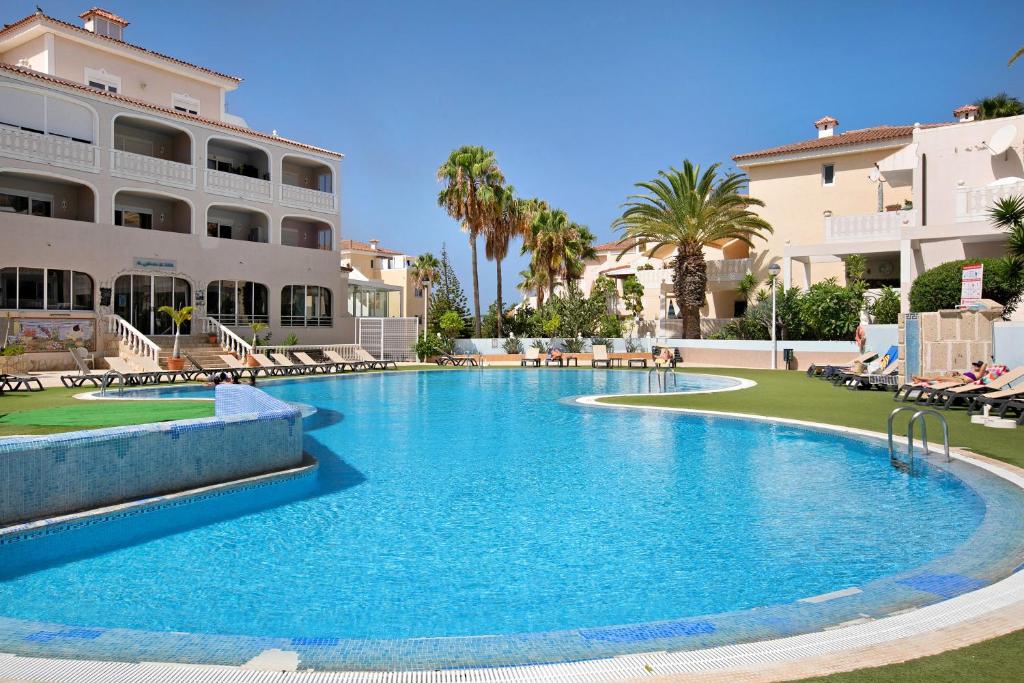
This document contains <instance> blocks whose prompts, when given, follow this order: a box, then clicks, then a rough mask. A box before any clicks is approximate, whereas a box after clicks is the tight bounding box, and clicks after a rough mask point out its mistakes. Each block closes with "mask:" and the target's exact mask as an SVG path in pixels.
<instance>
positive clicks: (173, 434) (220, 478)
mask: <svg viewBox="0 0 1024 683" xmlns="http://www.w3.org/2000/svg"><path fill="white" fill-rule="evenodd" d="M215 406H216V408H215V415H216V416H215V417H212V418H205V419H200V420H181V421H177V422H163V423H155V424H146V425H136V426H130V427H115V428H111V429H98V430H91V431H82V432H68V433H65V434H53V435H48V436H38V437H29V438H21V439H5V440H0V525H2V524H9V523H12V522H17V521H24V520H30V519H38V518H44V517H54V516H57V515H61V514H66V513H70V512H75V511H79V510H87V509H91V508H96V507H100V506H104V505H112V504H115V503H120V502H124V501H127V500H134V499H138V498H144V497H147V496H152V495H157V494H163V493H171V492H174V491H181V490H185V489H190V488H195V487H198V486H204V485H207V484H214V483H219V482H225V481H231V480H234V479H240V478H243V477H248V476H253V475H256V474H261V473H264V472H271V471H275V470H280V469H284V468H287V467H294V466H297V465H299V464H300V463H301V462H302V419H301V416H300V413H299V411H298V409H296V408H294V407H292V406H290V405H288V404H287V403H283V402H281V401H278V400H277V399H274V398H272V397H270V396H268V395H267V394H265V393H263V392H262V391H260V390H259V389H256V388H255V387H250V386H246V385H222V386H219V387H218V388H217V392H216V402H215Z"/></svg>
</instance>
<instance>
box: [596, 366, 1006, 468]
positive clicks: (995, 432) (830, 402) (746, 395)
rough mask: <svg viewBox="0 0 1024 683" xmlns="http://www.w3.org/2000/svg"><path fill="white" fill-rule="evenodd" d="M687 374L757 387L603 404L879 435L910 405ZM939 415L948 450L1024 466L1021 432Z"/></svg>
mask: <svg viewBox="0 0 1024 683" xmlns="http://www.w3.org/2000/svg"><path fill="white" fill-rule="evenodd" d="M689 371H690V370H688V372H689ZM692 372H701V373H707V374H711V375H730V376H733V377H742V378H744V379H752V380H754V381H755V382H757V386H756V387H753V388H750V389H744V390H742V391H727V392H724V393H718V394H695V395H692V396H682V395H680V396H650V397H648V396H636V397H630V398H623V399H607V400H606V402H609V403H622V404H628V405H653V406H671V407H676V408H698V409H704V410H721V411H728V412H735V413H752V414H756V415H770V416H772V417H788V418H793V419H797V420H809V421H812V422H828V423H831V424H838V425H844V426H847V427H857V428H860V429H869V430H872V431H876V432H882V433H883V434H884V433H885V430H886V419H887V418H888V416H889V412H890V411H891V410H892V409H893V408H895V407H896V406H897V405H913V404H910V403H902V402H899V403H894V402H893V400H892V392H891V391H878V390H872V391H850V390H848V389H846V388H844V387H836V386H833V385H832V384H831V383H829V382H825V381H823V380H819V379H810V378H808V377H807V376H806V375H805V374H804V373H802V372H780V371H772V370H740V369H717V368H714V369H713V368H699V369H693V370H692ZM943 414H944V415H945V416H946V419H947V420H948V421H949V438H950V442H951V445H954V446H962V447H964V448H969V449H971V450H972V451H974V452H976V453H981V454H983V455H988V456H991V457H993V458H998V459H1000V460H1004V461H1006V462H1008V463H1011V464H1014V465H1017V466H1020V467H1024V428H1021V429H990V428H988V427H983V426H981V425H976V424H972V423H971V421H970V419H969V418H968V416H967V411H966V410H963V409H950V410H947V411H944V413H943ZM909 418H910V413H905V414H904V416H903V417H902V418H898V419H897V420H896V426H897V429H896V433H897V434H906V430H905V429H904V428H903V427H905V426H906V422H907V420H908V419H909ZM901 422H902V425H901V424H900V423H901ZM929 426H930V429H929V430H928V436H929V440H930V441H931V442H932V443H934V442H935V440H936V439H940V440H941V431H939V428H938V426H937V425H934V424H931V423H930V425H929Z"/></svg>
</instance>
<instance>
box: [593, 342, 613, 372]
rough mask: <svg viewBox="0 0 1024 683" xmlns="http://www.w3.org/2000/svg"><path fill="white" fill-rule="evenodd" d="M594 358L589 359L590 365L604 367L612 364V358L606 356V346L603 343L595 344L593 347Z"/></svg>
mask: <svg viewBox="0 0 1024 683" xmlns="http://www.w3.org/2000/svg"><path fill="white" fill-rule="evenodd" d="M593 351H594V359H593V360H592V361H590V367H592V368H596V367H606V368H610V367H611V366H612V359H611V358H609V357H608V347H607V346H605V345H604V344H595V345H594V348H593Z"/></svg>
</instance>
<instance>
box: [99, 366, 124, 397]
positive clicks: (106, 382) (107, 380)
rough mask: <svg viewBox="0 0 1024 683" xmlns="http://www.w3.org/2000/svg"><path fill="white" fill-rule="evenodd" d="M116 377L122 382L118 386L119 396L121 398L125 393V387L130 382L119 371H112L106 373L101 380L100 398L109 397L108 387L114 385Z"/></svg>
mask: <svg viewBox="0 0 1024 683" xmlns="http://www.w3.org/2000/svg"><path fill="white" fill-rule="evenodd" d="M115 377H116V378H117V379H119V380H120V382H118V385H117V395H118V396H120V395H121V394H123V393H124V387H125V384H126V383H127V381H128V380H127V379H126V378H125V376H124V375H123V374H121V373H120V372H118V371H117V370H113V369H111V370H107V371H106V372H104V373H103V377H102V378H101V379H100V396H106V395H107V387H108V386H110V385H111V384H113V383H114V378H115Z"/></svg>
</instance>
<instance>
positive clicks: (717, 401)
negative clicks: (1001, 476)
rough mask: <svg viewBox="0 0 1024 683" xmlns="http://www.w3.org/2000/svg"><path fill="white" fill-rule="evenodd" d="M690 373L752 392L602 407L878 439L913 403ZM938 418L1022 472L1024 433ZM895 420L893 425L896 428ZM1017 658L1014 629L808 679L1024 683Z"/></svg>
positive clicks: (812, 383)
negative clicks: (828, 428) (713, 414)
mask: <svg viewBox="0 0 1024 683" xmlns="http://www.w3.org/2000/svg"><path fill="white" fill-rule="evenodd" d="M692 372H701V373H707V374H713V375H731V376H733V377H743V378H745V379H752V380H754V381H755V382H757V386H756V387H753V388H751V389H744V390H742V391H731V392H725V393H720V394H696V395H692V396H651V397H647V396H638V397H630V398H623V399H607V400H606V402H608V403H622V404H628V405H656V406H672V407H678V408H698V409H705V410H721V411H729V412H737V413H753V414H759V415H769V416H772V417H787V418H794V419H799V420H810V421H813V422H827V423H831V424H838V425H844V426H848V427H857V428H860V429H869V430H872V431H876V432H883V433H884V432H885V431H886V419H887V417H888V415H889V412H890V411H891V410H892V409H893V408H894V407H896V406H897V405H911V404H908V403H902V402H900V403H894V402H893V400H892V392H881V391H870V392H868V391H849V390H847V389H845V388H842V387H835V386H832V384H830V383H828V382H824V381H822V380H817V379H809V378H808V377H807V376H806V375H805V374H804V373H802V372H777V371H771V370H739V369H711V368H707V369H704V368H700V369H693V370H692ZM944 414H945V416H946V418H947V420H948V421H949V433H950V441H951V442H952V445H955V446H961V447H964V448H969V449H971V450H972V451H974V452H976V453H982V454H984V455H988V456H991V457H993V458H997V459H999V460H1003V461H1005V462H1008V463H1011V464H1013V465H1017V466H1022V467H1024V427H1021V428H1018V429H1015V430H1009V429H1006V430H1003V429H989V428H987V427H982V426H980V425H975V424H971V422H970V420H969V419H968V416H967V411H966V410H963V409H951V410H948V411H945V412H944ZM905 415H906V417H903V420H902V422H903V425H904V426H905V425H906V420H907V418H908V417H909V415H910V414H909V413H906V414H905ZM899 422H900V420H897V424H899ZM896 431H897V433H899V434H905V433H906V430H905V429H897V430H896ZM939 435H940V432H939V430H938V429H937V428H934V429H932V430H931V431H930V432H929V437H930V439H931V440H932V441H933V442H934V440H935V439H936V437H939ZM1022 652H1024V631H1017V632H1015V633H1011V634H1009V635H1007V636H1003V637H1002V638H995V639H993V640H989V641H987V642H984V643H979V644H978V645H972V646H970V647H966V648H963V649H961V650H954V651H951V652H946V653H943V654H941V655H935V656H934V657H924V658H921V659H918V660H914V661H911V662H907V663H905V664H895V665H892V666H885V667H880V668H875V669H861V670H859V671H852V672H850V673H844V674H836V675H833V676H826V677H823V678H815V679H810V680H814V681H828V682H829V683H885V682H888V681H893V682H896V681H898V682H900V683H904V682H911V681H913V682H915V683H946V682H949V683H960V682H962V681H986V683H1001V682H1002V681H1006V682H1009V681H1014V682H1016V681H1024V658H1022V656H1021V653H1022Z"/></svg>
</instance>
